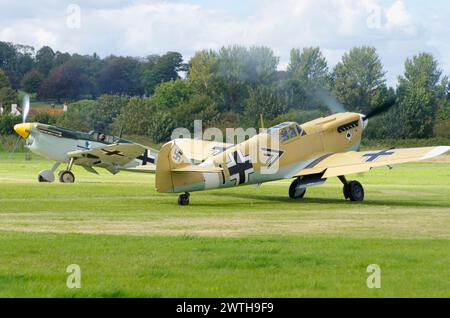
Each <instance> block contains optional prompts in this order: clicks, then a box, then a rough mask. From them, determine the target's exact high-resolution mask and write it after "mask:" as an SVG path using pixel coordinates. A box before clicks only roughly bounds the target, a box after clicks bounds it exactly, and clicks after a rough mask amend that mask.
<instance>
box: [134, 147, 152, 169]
mask: <svg viewBox="0 0 450 318" xmlns="http://www.w3.org/2000/svg"><path fill="white" fill-rule="evenodd" d="M148 153H149V151H148V150H145V151H144V153H143V154H142V155H140V156H139V157H137V158H136V159H138V160H141V161H142V165H143V166H146V165H147V163H155V158H153V157H149V156H148Z"/></svg>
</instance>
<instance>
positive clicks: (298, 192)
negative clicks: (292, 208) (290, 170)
mask: <svg viewBox="0 0 450 318" xmlns="http://www.w3.org/2000/svg"><path fill="white" fill-rule="evenodd" d="M299 182H300V181H299V179H295V180H294V181H292V183H291V185H290V187H289V197H290V198H291V199H301V198H303V197H304V196H305V193H306V188H297V186H298V183H299Z"/></svg>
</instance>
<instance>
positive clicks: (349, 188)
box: [344, 181, 364, 201]
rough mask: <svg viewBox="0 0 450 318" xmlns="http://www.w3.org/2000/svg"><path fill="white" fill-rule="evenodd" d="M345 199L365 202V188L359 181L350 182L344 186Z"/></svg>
mask: <svg viewBox="0 0 450 318" xmlns="http://www.w3.org/2000/svg"><path fill="white" fill-rule="evenodd" d="M344 197H345V198H346V199H350V201H363V200H364V188H363V186H362V185H361V183H359V182H358V181H350V182H349V183H347V184H346V185H344Z"/></svg>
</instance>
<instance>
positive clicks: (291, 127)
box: [267, 122, 306, 142]
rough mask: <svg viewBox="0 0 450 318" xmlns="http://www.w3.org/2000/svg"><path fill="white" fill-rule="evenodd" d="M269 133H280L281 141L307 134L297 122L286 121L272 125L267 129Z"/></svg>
mask: <svg viewBox="0 0 450 318" xmlns="http://www.w3.org/2000/svg"><path fill="white" fill-rule="evenodd" d="M267 133H268V134H271V135H275V134H278V135H279V137H280V141H281V142H285V141H288V140H290V139H293V138H297V137H300V136H305V135H306V132H305V131H304V130H303V129H302V127H301V126H300V125H299V124H297V123H296V122H284V123H281V124H278V125H276V126H273V127H270V128H269V129H267Z"/></svg>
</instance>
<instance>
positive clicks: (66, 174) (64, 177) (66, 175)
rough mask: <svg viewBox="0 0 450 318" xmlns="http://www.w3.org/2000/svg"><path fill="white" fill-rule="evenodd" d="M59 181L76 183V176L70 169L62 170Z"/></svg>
mask: <svg viewBox="0 0 450 318" xmlns="http://www.w3.org/2000/svg"><path fill="white" fill-rule="evenodd" d="M59 182H61V183H74V182H75V176H74V175H73V173H72V172H71V171H69V170H65V171H61V172H60V173H59Z"/></svg>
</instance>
